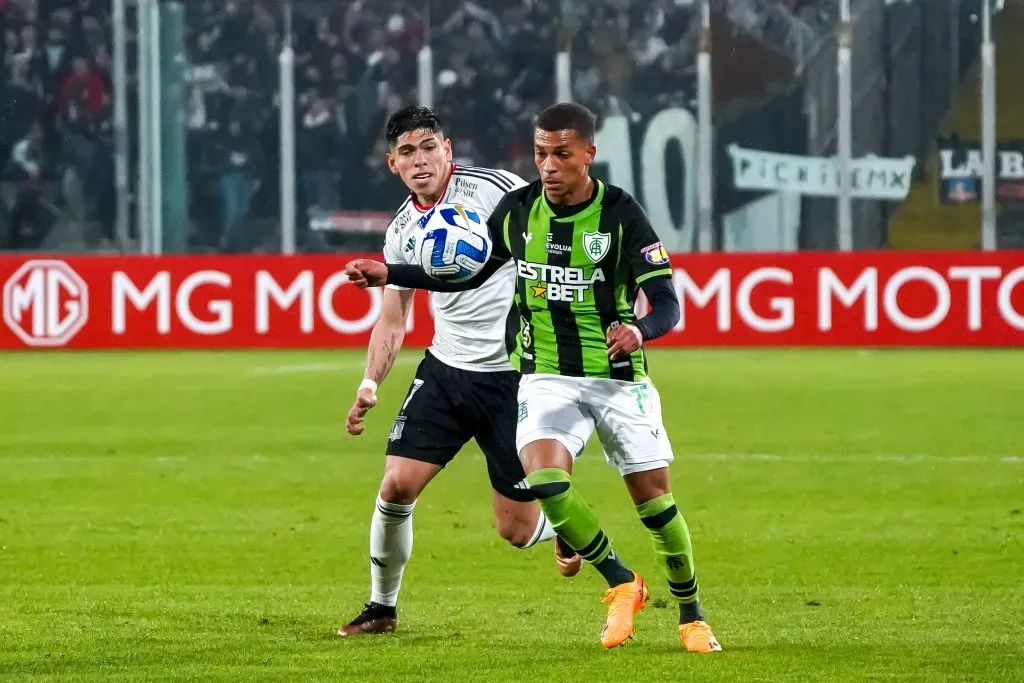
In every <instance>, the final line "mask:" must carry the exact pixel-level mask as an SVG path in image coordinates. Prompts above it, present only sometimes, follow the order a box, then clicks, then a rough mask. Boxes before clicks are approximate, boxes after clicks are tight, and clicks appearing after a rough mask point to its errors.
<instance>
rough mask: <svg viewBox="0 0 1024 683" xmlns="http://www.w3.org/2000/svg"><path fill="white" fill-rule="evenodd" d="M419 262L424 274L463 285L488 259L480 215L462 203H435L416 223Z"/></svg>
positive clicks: (487, 241)
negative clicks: (417, 227) (417, 225)
mask: <svg viewBox="0 0 1024 683" xmlns="http://www.w3.org/2000/svg"><path fill="white" fill-rule="evenodd" d="M418 234H419V240H418V241H419V260H420V265H422V266H423V270H425V271H426V272H427V275H429V276H431V277H433V278H437V279H438V280H443V281H445V282H464V281H465V280H468V279H469V278H471V277H473V276H474V275H476V274H477V273H479V272H480V271H481V270H482V269H483V267H484V264H485V263H487V259H489V258H490V257H491V248H492V246H493V244H492V242H491V236H490V233H489V232H488V231H487V225H486V224H485V223H484V222H483V221H482V220H481V219H480V215H479V214H478V213H476V212H475V211H473V210H472V209H470V208H469V207H467V206H464V205H462V204H437V205H436V206H434V208H433V209H431V210H430V211H429V212H428V213H426V214H424V215H423V217H421V218H420V220H419V233H418Z"/></svg>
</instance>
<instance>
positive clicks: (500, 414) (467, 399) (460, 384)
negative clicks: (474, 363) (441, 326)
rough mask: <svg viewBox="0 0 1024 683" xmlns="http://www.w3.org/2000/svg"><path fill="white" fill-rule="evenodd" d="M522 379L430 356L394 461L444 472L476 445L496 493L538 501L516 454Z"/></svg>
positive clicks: (402, 421)
mask: <svg viewBox="0 0 1024 683" xmlns="http://www.w3.org/2000/svg"><path fill="white" fill-rule="evenodd" d="M518 396H519V373H518V372H516V371H515V370H509V371H502V372H471V371H469V370H460V369H458V368H453V367H451V366H450V365H446V364H444V363H442V362H441V361H439V360H438V359H437V358H435V357H434V356H432V355H431V354H430V352H429V351H428V352H427V353H426V355H425V356H424V358H423V361H422V362H420V365H419V368H417V370H416V378H415V379H413V381H412V384H411V385H410V387H409V393H408V394H407V395H406V397H405V401H404V402H403V403H402V407H401V409H400V410H399V411H398V417H397V418H395V424H394V426H393V427H392V428H391V434H390V435H389V436H388V451H387V452H388V455H398V456H401V457H403V458H411V459H413V460H420V461H422V462H429V463H431V464H434V465H438V466H440V467H444V466H445V465H447V464H448V463H449V462H451V461H452V458H454V457H455V456H456V454H457V453H458V452H459V451H460V450H462V447H463V446H465V445H466V442H468V441H469V440H470V439H476V442H477V445H479V446H480V450H482V451H483V453H484V458H485V459H486V461H487V473H488V475H489V476H490V478H491V487H493V488H494V490H495V491H497V492H498V493H500V494H502V495H503V496H505V497H506V498H511V499H512V500H517V501H530V500H534V496H533V495H532V494H531V493H530V492H529V491H528V490H526V489H521V488H516V484H518V483H519V482H521V481H523V479H525V478H526V473H525V472H524V471H523V465H522V463H520V462H519V453H518V452H517V451H516V423H517V421H518V419H517V415H518V409H519V404H518V400H519V399H518Z"/></svg>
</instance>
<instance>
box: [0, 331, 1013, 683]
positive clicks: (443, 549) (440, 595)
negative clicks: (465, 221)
mask: <svg viewBox="0 0 1024 683" xmlns="http://www.w3.org/2000/svg"><path fill="white" fill-rule="evenodd" d="M418 356H419V352H416V351H408V352H406V355H405V357H404V358H402V359H401V360H400V364H399V365H398V366H397V367H396V369H395V371H394V373H393V375H392V377H391V378H390V379H389V380H388V382H387V383H386V385H385V387H384V388H383V390H382V403H381V405H380V406H379V408H378V409H377V410H376V411H375V412H374V413H373V414H372V418H371V420H370V421H369V429H368V431H367V433H366V434H365V435H364V436H362V437H360V438H358V439H354V438H351V437H348V436H346V435H345V434H344V414H345V412H346V411H347V409H348V407H349V405H350V403H351V398H352V394H353V391H354V388H355V385H356V384H357V383H358V379H359V377H360V374H361V366H362V354H361V353H358V354H357V353H348V352H337V353H314V354H310V353H240V354H213V353H210V354H185V353H182V354H58V355H50V354H39V355H31V354H8V355H0V680H23V679H28V678H35V677H41V678H46V677H55V678H61V679H78V680H87V681H100V680H109V679H132V680H145V679H180V680H185V679H195V680H238V681H252V680H351V681H412V680H441V681H471V680H472V681H498V680H523V681H525V680H538V681H553V680H560V681H566V680H573V681H605V680H609V681H611V680H614V681H643V682H647V681H665V680H701V681H757V680H764V681H790V680H791V681H833V680H834V681H852V680H869V679H870V680H908V681H909V680H913V681H918V680H920V681H925V680H928V681H932V680H934V681H967V680H977V681H1011V680H1024V514H1022V509H1024V353H1012V352H996V353H969V352H957V353H945V352H927V353H917V352H891V353H889V352H886V353H864V352H856V351H849V352H845V351H844V352H830V351H777V352H756V353H755V352H735V353H734V352H702V353H698V352H687V353H675V352H664V351H662V352H655V353H653V354H652V362H651V365H652V374H653V376H654V379H655V381H656V383H657V384H658V385H659V388H660V390H661V393H662V396H663V400H664V403H665V413H666V424H667V426H668V429H669V431H670V433H671V435H672V440H673V444H674V446H675V449H676V454H677V464H676V465H675V467H674V484H675V488H676V498H677V500H678V501H679V502H680V504H681V507H682V509H683V511H684V513H685V515H686V517H687V519H688V521H689V524H690V528H691V531H692V534H693V538H694V544H695V551H696V559H697V567H698V576H699V577H700V579H701V585H702V590H703V596H704V602H705V606H706V608H707V610H708V613H709V618H710V621H711V624H712V626H713V627H714V628H715V631H716V633H717V635H718V637H719V639H720V640H721V642H722V644H723V646H724V647H725V650H726V651H725V652H724V653H722V654H721V655H713V656H698V655H686V654H684V653H682V652H681V651H680V648H679V644H678V640H677V633H676V628H675V619H676V610H675V609H674V606H672V605H671V604H667V603H666V601H665V598H666V597H667V588H666V587H665V585H664V580H663V578H662V577H661V575H660V574H659V571H658V567H656V566H655V563H654V556H653V552H652V551H651V548H650V541H649V537H648V536H647V533H646V531H645V530H644V528H643V527H642V526H641V525H640V524H639V522H638V521H637V519H636V516H635V513H634V511H633V509H632V506H631V505H630V503H629V499H628V497H627V495H626V493H625V490H624V488H623V487H622V484H621V483H620V481H619V479H618V476H617V475H616V473H615V472H614V471H613V470H611V469H610V468H608V467H607V466H606V465H605V464H604V461H603V458H602V457H601V454H600V450H599V449H595V448H594V447H593V446H592V447H591V449H590V450H589V451H588V452H587V454H586V455H585V456H584V459H583V460H582V462H581V463H580V464H579V466H578V468H577V476H576V480H577V482H578V483H579V485H580V487H581V489H582V490H583V493H584V495H585V496H586V497H587V498H588V500H589V502H591V503H592V504H593V505H594V506H595V507H596V508H597V510H598V512H599V514H600V516H601V519H602V521H603V522H604V524H605V526H606V528H607V529H608V530H609V531H610V533H611V535H612V537H613V539H614V540H615V542H616V544H617V547H618V550H619V553H620V555H622V556H623V557H624V558H625V559H626V561H627V562H629V563H631V564H633V565H635V566H636V567H637V568H638V569H639V570H640V571H642V572H643V573H644V574H645V575H646V576H647V578H648V579H649V581H650V582H651V586H652V606H651V607H649V608H648V609H647V610H645V611H644V612H643V613H641V614H640V615H639V616H638V618H637V637H636V639H635V640H634V641H632V642H631V643H630V644H629V645H628V646H627V647H625V648H621V649H617V650H614V651H605V650H603V649H602V648H601V647H600V646H599V644H598V633H599V630H600V626H601V623H602V621H603V616H604V611H603V610H604V607H603V605H601V604H600V603H599V602H598V600H599V598H600V596H601V593H602V589H603V584H602V582H601V581H600V579H599V577H598V576H597V574H596V572H594V571H593V570H591V569H586V570H585V572H584V573H583V574H581V575H580V576H579V577H577V578H576V579H573V580H566V579H563V578H561V577H560V576H558V574H557V573H556V572H555V570H554V566H553V560H552V557H551V551H550V547H549V546H548V545H545V546H544V547H541V548H535V549H533V550H528V551H517V550H514V549H512V548H510V547H508V546H506V545H505V544H504V543H503V541H501V540H500V539H499V538H498V536H497V535H496V533H495V532H494V529H493V523H492V521H491V512H490V493H489V487H488V484H487V478H486V473H485V470H484V464H483V461H482V460H481V458H480V455H479V452H478V451H477V450H476V449H475V447H471V448H467V450H466V451H465V452H464V453H463V454H462V455H461V456H460V457H459V458H458V459H456V461H455V462H454V463H453V464H452V465H451V466H450V467H449V469H448V470H447V471H446V472H445V473H444V474H443V475H442V476H441V477H439V478H438V479H437V480H436V481H435V482H434V483H433V484H432V485H431V487H430V488H429V489H428V490H427V492H426V494H425V495H424V497H423V498H422V499H421V501H420V504H419V506H418V507H417V511H416V541H415V543H416V545H415V550H414V554H413V560H412V563H411V564H410V566H409V568H408V570H407V572H406V580H405V585H404V589H403V593H402V601H401V604H400V615H399V616H400V625H399V631H398V632H397V633H395V634H394V635H393V636H387V637H384V638H379V639H356V640H347V641H343V640H340V639H338V638H336V637H335V636H334V632H335V629H336V628H337V626H338V624H339V623H341V622H342V621H343V620H346V619H348V618H350V617H352V616H353V615H354V614H355V613H356V612H357V611H358V609H359V608H360V607H361V605H362V603H363V602H364V601H365V600H366V598H367V593H368V577H367V572H368V569H367V566H368V561H367V551H366V549H367V527H368V522H369V518H370V513H371V510H372V501H373V497H374V495H375V492H376V487H377V484H378V482H379V478H380V475H381V472H382V468H383V458H382V448H383V442H384V438H385V435H386V433H387V430H388V429H389V427H390V424H391V419H392V417H393V415H394V412H395V410H396V408H397V405H398V403H399V402H400V401H401V399H402V398H403V396H404V393H405V388H406V385H407V383H408V380H409V378H410V376H411V375H412V373H413V371H414V369H415V363H416V361H417V358H418Z"/></svg>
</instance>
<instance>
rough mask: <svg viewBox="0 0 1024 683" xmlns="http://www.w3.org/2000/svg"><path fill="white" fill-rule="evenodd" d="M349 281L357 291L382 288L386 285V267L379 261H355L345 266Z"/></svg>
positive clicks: (362, 259)
mask: <svg viewBox="0 0 1024 683" xmlns="http://www.w3.org/2000/svg"><path fill="white" fill-rule="evenodd" d="M345 274H346V275H348V279H349V281H350V282H351V283H352V284H354V285H355V286H356V287H358V288H359V289H366V288H367V287H383V286H384V285H386V284H387V283H388V267H387V265H385V264H383V263H381V262H380V261H371V260H370V259H364V258H361V259H356V260H355V261H350V262H349V263H348V265H346V266H345Z"/></svg>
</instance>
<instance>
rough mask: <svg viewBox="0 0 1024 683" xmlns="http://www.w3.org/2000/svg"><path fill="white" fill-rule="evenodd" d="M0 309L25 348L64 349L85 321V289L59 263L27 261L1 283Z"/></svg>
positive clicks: (87, 298) (81, 281) (68, 270)
mask: <svg viewBox="0 0 1024 683" xmlns="http://www.w3.org/2000/svg"><path fill="white" fill-rule="evenodd" d="M3 310H4V322H5V323H6V324H7V326H8V327H9V328H11V331H12V332H14V334H16V335H18V338H19V339H21V341H23V342H24V343H25V344H26V345H28V346H34V347H42V348H52V347H58V346H64V345H65V344H67V343H68V342H69V341H71V339H72V338H73V337H74V336H75V335H76V334H78V331H79V330H81V329H82V326H83V325H85V322H86V320H88V319H89V288H88V287H87V286H86V284H85V281H84V280H83V279H82V278H81V277H80V276H79V275H78V273H76V272H75V271H74V270H73V269H72V268H71V266H69V265H68V264H66V263H64V262H63V261H50V260H45V261H44V260H39V261H28V262H26V263H24V264H23V265H22V266H21V268H18V270H17V271H16V272H15V273H14V275H12V276H11V277H10V278H8V280H7V282H6V283H4V306H3Z"/></svg>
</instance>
